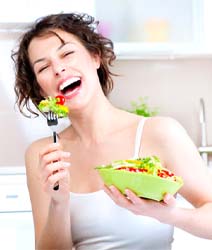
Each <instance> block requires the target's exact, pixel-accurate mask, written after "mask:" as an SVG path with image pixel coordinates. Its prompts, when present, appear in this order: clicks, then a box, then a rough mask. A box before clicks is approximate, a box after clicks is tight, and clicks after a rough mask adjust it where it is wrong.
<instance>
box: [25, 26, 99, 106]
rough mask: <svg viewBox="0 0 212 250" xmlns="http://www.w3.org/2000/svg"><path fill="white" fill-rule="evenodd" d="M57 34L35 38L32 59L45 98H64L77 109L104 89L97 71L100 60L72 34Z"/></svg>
mask: <svg viewBox="0 0 212 250" xmlns="http://www.w3.org/2000/svg"><path fill="white" fill-rule="evenodd" d="M54 32H56V33H57V34H58V35H59V37H61V38H62V39H63V40H64V42H65V43H62V42H61V40H60V39H59V38H58V37H57V36H56V35H55V34H53V33H50V34H47V35H45V36H42V37H36V38H34V39H33V40H32V41H31V43H30V45H29V48H28V52H29V59H30V62H31V65H32V67H33V70H34V73H35V76H36V79H37V82H38V83H39V85H40V87H41V94H42V95H43V96H44V97H46V96H52V97H54V96H56V95H63V96H64V97H65V99H66V105H67V104H69V103H70V105H71V106H72V107H73V105H77V103H78V104H79V103H82V100H83V101H85V100H86V99H87V98H89V97H91V96H92V94H93V95H94V94H95V92H96V91H97V90H98V89H100V88H101V86H100V83H99V78H98V75H97V69H98V68H99V66H100V59H99V57H98V56H94V55H92V54H90V53H89V52H88V50H87V49H86V48H85V47H84V46H83V45H82V43H81V42H80V41H79V40H78V39H77V38H76V37H75V36H74V35H72V34H70V33H67V32H64V31H62V30H54Z"/></svg>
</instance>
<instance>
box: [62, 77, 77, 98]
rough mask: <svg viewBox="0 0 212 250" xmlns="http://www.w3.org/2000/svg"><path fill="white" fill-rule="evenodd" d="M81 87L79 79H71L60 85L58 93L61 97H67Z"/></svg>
mask: <svg viewBox="0 0 212 250" xmlns="http://www.w3.org/2000/svg"><path fill="white" fill-rule="evenodd" d="M80 85H81V79H80V78H79V77H74V78H71V79H69V80H67V81H65V82H64V83H62V84H61V85H60V91H61V93H62V94H63V95H68V94H70V93H71V92H73V91H74V90H75V89H76V88H78V87H79V86H80Z"/></svg>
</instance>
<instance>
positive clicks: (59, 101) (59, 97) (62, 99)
mask: <svg viewBox="0 0 212 250" xmlns="http://www.w3.org/2000/svg"><path fill="white" fill-rule="evenodd" d="M55 98H56V99H57V102H56V104H60V105H63V104H64V103H65V97H64V96H63V95H57V96H56V97H55Z"/></svg>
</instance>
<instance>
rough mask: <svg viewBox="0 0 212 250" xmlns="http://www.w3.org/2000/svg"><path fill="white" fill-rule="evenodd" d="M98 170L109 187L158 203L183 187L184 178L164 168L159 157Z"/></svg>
mask: <svg viewBox="0 0 212 250" xmlns="http://www.w3.org/2000/svg"><path fill="white" fill-rule="evenodd" d="M96 169H97V171H98V172H99V175H100V176H101V177H102V179H103V181H104V183H105V184H106V185H107V186H110V185H114V186H115V187H117V188H118V189H119V191H121V192H122V193H123V194H125V190H126V189H130V190H132V191H133V192H134V193H135V194H136V195H137V196H138V197H143V198H148V199H153V200H156V201H161V200H163V197H164V195H165V194H166V193H170V194H172V195H174V194H175V193H176V192H177V191H178V190H179V189H180V188H181V187H182V186H183V180H182V178H181V177H179V176H176V175H175V174H174V173H172V172H171V171H170V170H168V169H166V168H164V167H163V166H162V164H161V161H160V159H159V158H158V157H157V156H150V157H145V158H138V159H127V160H118V161H113V162H112V163H111V164H108V165H101V166H97V167H96Z"/></svg>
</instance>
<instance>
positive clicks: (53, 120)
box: [46, 111, 59, 190]
mask: <svg viewBox="0 0 212 250" xmlns="http://www.w3.org/2000/svg"><path fill="white" fill-rule="evenodd" d="M46 118H47V124H48V126H49V127H51V128H52V130H53V142H54V143H56V142H57V133H56V126H57V124H58V118H57V115H56V114H55V113H54V112H52V111H49V112H48V113H47V115H46ZM53 189H54V190H58V189H59V183H58V182H56V183H55V184H54V187H53Z"/></svg>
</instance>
